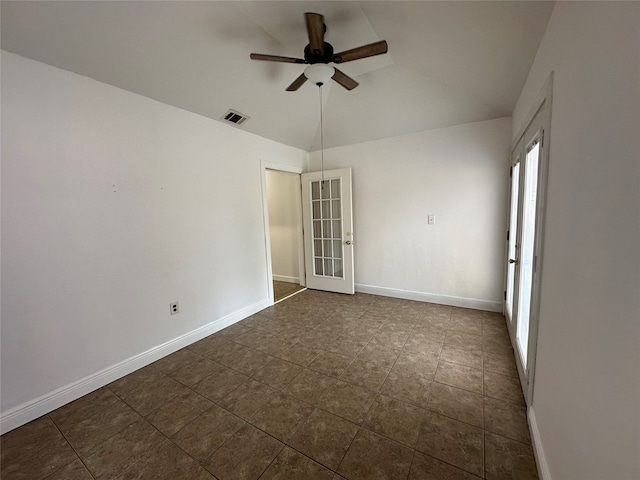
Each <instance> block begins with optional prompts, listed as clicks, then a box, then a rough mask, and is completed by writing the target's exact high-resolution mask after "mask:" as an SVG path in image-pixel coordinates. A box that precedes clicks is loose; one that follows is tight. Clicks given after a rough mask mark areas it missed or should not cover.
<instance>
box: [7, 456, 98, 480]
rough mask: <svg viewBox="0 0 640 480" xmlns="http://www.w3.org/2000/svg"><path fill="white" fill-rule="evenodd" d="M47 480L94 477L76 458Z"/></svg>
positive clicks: (87, 478) (74, 479)
mask: <svg viewBox="0 0 640 480" xmlns="http://www.w3.org/2000/svg"><path fill="white" fill-rule="evenodd" d="M3 478H4V477H3ZM6 478H10V477H6ZM5 480H6V479H5ZM47 480H93V477H92V476H91V474H90V473H89V470H87V469H86V467H85V466H84V464H83V463H82V462H81V461H80V459H79V458H76V459H75V460H74V461H73V462H71V463H68V464H67V465H65V466H64V467H62V468H59V469H58V470H56V471H55V472H54V473H53V474H52V475H49V476H48V477H47Z"/></svg>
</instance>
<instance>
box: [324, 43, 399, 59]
mask: <svg viewBox="0 0 640 480" xmlns="http://www.w3.org/2000/svg"><path fill="white" fill-rule="evenodd" d="M387 51H388V47H387V41H386V40H380V41H379V42H374V43H370V44H369V45H363V46H362V47H357V48H352V49H351V50H345V51H344V52H340V53H336V54H335V55H334V56H333V62H334V63H344V62H351V61H352V60H358V59H360V58H366V57H373V56H375V55H382V54H383V53H387Z"/></svg>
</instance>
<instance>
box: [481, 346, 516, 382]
mask: <svg viewBox="0 0 640 480" xmlns="http://www.w3.org/2000/svg"><path fill="white" fill-rule="evenodd" d="M482 356H483V365H484V371H485V372H494V373H499V374H501V375H508V376H510V377H516V378H517V377H518V369H517V368H516V360H515V358H514V356H513V351H511V352H508V353H491V352H483V354H482Z"/></svg>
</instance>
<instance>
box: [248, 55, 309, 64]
mask: <svg viewBox="0 0 640 480" xmlns="http://www.w3.org/2000/svg"><path fill="white" fill-rule="evenodd" d="M250 57H251V60H266V61H267V62H284V63H305V61H304V60H303V59H302V58H293V57H280V56H278V55H263V54H262V53H252V54H251V55H250Z"/></svg>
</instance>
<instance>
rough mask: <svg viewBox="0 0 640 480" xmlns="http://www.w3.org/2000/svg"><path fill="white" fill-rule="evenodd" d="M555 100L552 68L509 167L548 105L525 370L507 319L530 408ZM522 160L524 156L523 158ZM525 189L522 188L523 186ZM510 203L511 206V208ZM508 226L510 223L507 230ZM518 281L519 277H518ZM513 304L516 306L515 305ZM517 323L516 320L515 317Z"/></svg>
mask: <svg viewBox="0 0 640 480" xmlns="http://www.w3.org/2000/svg"><path fill="white" fill-rule="evenodd" d="M552 101H553V71H552V72H550V73H549V76H548V77H547V80H546V81H545V83H544V85H543V86H542V88H541V90H540V92H539V94H538V96H537V98H536V99H535V101H534V103H533V105H532V107H531V109H530V110H529V112H528V114H527V116H526V117H525V121H524V122H523V124H522V126H521V127H520V130H519V131H518V134H517V135H516V136H515V137H514V141H513V143H512V145H511V150H510V155H509V166H512V165H513V161H514V157H515V156H516V155H514V152H515V150H516V149H517V148H518V147H519V146H521V147H522V148H523V152H524V155H525V157H526V154H527V152H528V148H529V144H530V143H531V142H528V143H527V144H526V145H524V144H521V142H522V140H523V138H524V135H525V133H526V131H527V130H528V128H529V126H530V125H531V123H532V121H533V120H534V118H535V116H536V115H537V113H538V112H539V111H540V108H541V107H543V106H545V108H546V112H545V113H546V116H545V118H544V120H543V123H542V125H543V129H544V133H543V136H542V139H541V140H542V142H543V143H542V148H541V154H540V159H539V164H538V168H539V170H538V194H537V207H536V220H535V222H536V233H535V240H534V242H535V243H534V256H535V258H536V260H535V262H536V263H535V276H534V278H533V282H532V287H531V308H530V314H529V339H528V347H527V352H528V354H527V367H526V370H525V369H524V368H523V366H522V362H521V361H520V358H519V356H518V342H517V338H516V335H517V324H516V323H513V324H511V323H510V322H507V328H508V330H509V336H510V340H511V344H512V347H513V349H514V356H515V360H516V366H517V368H518V375H519V377H520V383H521V385H522V390H523V393H524V397H525V402H526V404H527V406H528V407H531V405H532V404H533V391H534V383H535V366H536V356H537V341H538V329H539V314H540V285H541V279H542V275H543V263H544V262H543V261H542V260H543V252H544V236H545V235H544V234H545V225H546V222H545V217H546V206H547V187H548V186H547V179H548V172H549V152H550V147H551V142H550V139H551V110H552ZM539 134H540V132H539V131H536V133H535V135H534V136H533V138H534V139H535V138H538V136H539ZM520 160H521V162H522V160H523V158H521V159H520ZM520 176H521V178H524V171H521V172H520ZM520 190H522V189H520ZM522 194H523V192H522V191H520V192H519V195H522ZM510 207H511V205H509V206H508V208H509V209H510ZM507 218H509V217H508V216H507ZM508 229H509V226H508V225H507V228H506V229H505V231H506V230H508ZM508 248H509V246H508V242H507V245H506V248H505V255H504V258H505V259H507V258H508V255H509V251H508ZM508 266H509V264H508V263H507V262H506V261H505V271H504V278H505V292H506V291H507V281H508V280H507V279H508V273H507V270H508ZM516 282H517V278H516ZM512 307H513V306H512ZM503 312H504V313H505V315H506V298H505V303H504V304H503ZM516 322H517V319H516Z"/></svg>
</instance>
